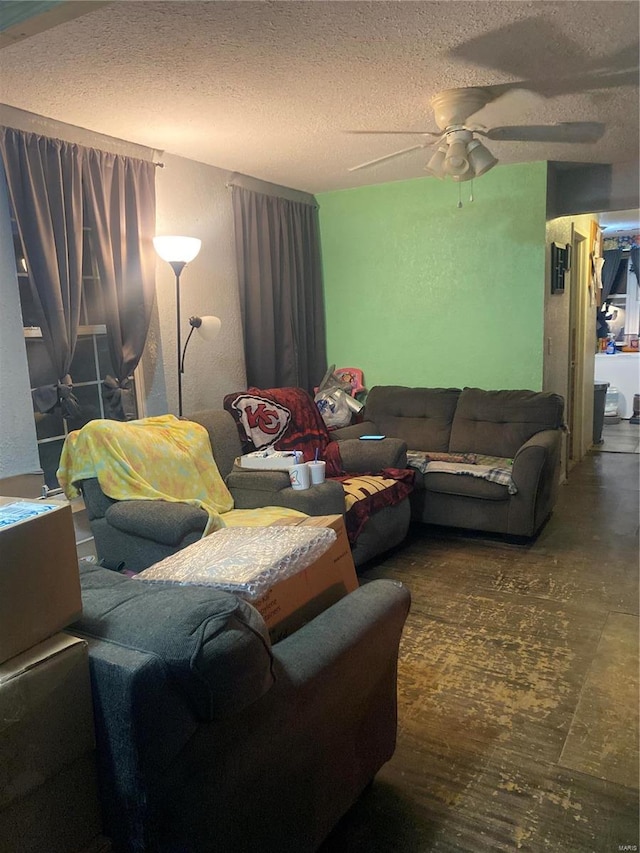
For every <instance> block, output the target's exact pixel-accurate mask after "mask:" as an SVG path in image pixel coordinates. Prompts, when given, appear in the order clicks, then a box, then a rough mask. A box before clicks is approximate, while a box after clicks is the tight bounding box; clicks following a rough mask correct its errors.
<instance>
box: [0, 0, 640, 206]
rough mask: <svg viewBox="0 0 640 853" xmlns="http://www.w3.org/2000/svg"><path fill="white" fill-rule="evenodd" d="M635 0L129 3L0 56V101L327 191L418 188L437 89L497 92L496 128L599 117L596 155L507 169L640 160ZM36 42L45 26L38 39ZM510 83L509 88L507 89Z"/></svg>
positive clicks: (547, 151)
mask: <svg viewBox="0 0 640 853" xmlns="http://www.w3.org/2000/svg"><path fill="white" fill-rule="evenodd" d="M639 9H640V6H639V4H638V3H637V2H635V0H634V2H602V3H600V2H584V0H578V2H568V1H567V2H553V3H547V2H541V3H536V2H509V1H508V0H498V2H482V0H477V2H465V0H449V2H419V0H418V2H329V0H321V2H295V0H294V2H275V3H271V2H197V0H193V2H182V3H175V2H146V0H134V2H129V0H119V2H114V3H111V4H107V5H104V4H100V5H98V4H96V8H95V10H92V11H89V12H88V13H86V14H84V15H82V16H81V17H77V18H75V19H73V20H67V21H64V22H62V23H60V24H58V25H57V26H52V27H50V28H49V29H46V30H45V31H44V32H36V33H35V34H34V35H30V36H29V37H25V38H22V40H21V41H19V42H16V43H13V44H9V45H8V46H6V47H3V48H2V50H0V101H1V102H2V103H5V104H8V105H10V106H14V107H18V108H21V109H24V110H28V111H30V112H34V113H37V114H40V115H43V116H47V117H49V118H53V119H57V120H60V121H64V122H68V123H70V124H74V125H79V126H81V127H85V128H88V129H90V130H93V131H98V132H101V133H105V134H109V135H111V136H115V137H119V138H122V139H126V140H129V141H132V142H137V143H140V144H142V145H146V146H149V147H151V148H157V149H161V150H165V151H167V152H170V153H173V154H178V155H182V156H184V157H188V158H191V159H194V160H199V161H201V162H203V163H209V164H212V165H214V166H218V167H220V168H223V169H229V170H234V171H239V172H244V173H246V174H249V175H254V176H256V177H259V178H262V179H265V180H268V181H273V182H275V183H279V184H284V185H287V186H290V187H296V188H298V189H303V190H307V191H309V192H318V191H323V190H331V189H340V188H346V187H353V186H359V185H364V184H374V183H381V182H386V181H395V180H403V179H408V178H414V177H419V176H424V174H425V173H424V165H425V163H426V162H427V160H428V159H429V157H430V151H431V149H429V148H427V149H426V150H418V151H414V152H411V153H408V154H406V155H404V156H402V157H398V158H394V159H392V160H389V161H387V162H384V163H381V164H378V165H376V166H372V167H369V168H366V169H362V170H359V171H356V172H349V171H348V169H349V167H351V166H354V165H356V164H358V163H361V162H363V161H366V160H371V159H373V158H376V157H380V156H383V155H385V154H388V153H391V152H392V151H396V150H398V149H400V148H405V147H408V146H410V145H413V144H418V143H419V142H421V141H423V139H424V138H423V137H420V136H415V137H414V136H395V135H372V136H369V135H350V134H348V133H346V132H345V131H348V130H365V129H379V130H398V129H402V130H412V131H413V130H415V131H419V130H436V125H435V122H434V120H433V114H432V111H431V107H430V99H431V97H432V96H433V95H435V94H436V93H437V92H439V91H441V90H442V89H448V88H452V87H462V86H464V87H466V86H501V85H503V84H512V83H516V82H519V81H525V82H526V83H527V87H528V89H527V91H524V92H523V93H521V94H514V93H511V94H509V95H507V96H505V97H504V98H503V99H502V100H499V101H497V102H495V103H493V104H490V105H489V106H488V107H487V108H485V109H484V110H483V111H481V113H480V114H478V116H477V117H475V118H474V121H479V122H481V123H482V124H484V125H485V126H487V127H491V126H494V125H496V124H500V125H505V124H506V125H515V124H518V125H519V124H533V125H541V124H550V123H554V122H561V121H562V122H567V121H568V122H585V121H588V122H600V123H603V124H604V126H605V129H604V134H603V135H602V137H601V138H600V139H599V140H598V141H597V142H595V143H593V144H585V143H582V144H577V145H574V144H560V143H544V142H537V143H529V142H505V141H488V142H487V146H488V147H489V148H490V149H491V151H492V152H493V153H494V154H495V156H496V157H498V159H499V160H500V161H501V162H502V163H519V162H529V161H534V160H563V161H568V162H585V163H586V162H594V163H616V162H622V161H628V160H633V159H634V158H635V159H637V157H638V122H639V119H638V30H639V24H638V13H639ZM36 29H37V28H36ZM509 88H510V87H509V86H506V87H505V89H509Z"/></svg>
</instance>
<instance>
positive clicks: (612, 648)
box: [322, 425, 640, 853]
mask: <svg viewBox="0 0 640 853" xmlns="http://www.w3.org/2000/svg"><path fill="white" fill-rule="evenodd" d="M627 426H628V425H627ZM636 429H637V427H636ZM639 461H640V457H639V456H638V455H636V454H632V453H621V452H611V453H607V452H601V451H600V452H592V453H590V454H588V456H587V457H586V458H585V459H584V460H583V461H582V462H581V463H580V464H579V465H577V466H576V467H575V468H574V469H573V470H572V471H571V474H570V477H569V481H568V483H566V484H565V485H563V486H562V487H561V489H560V496H559V500H558V504H557V506H556V509H555V512H554V514H553V516H552V517H551V519H550V520H549V522H548V523H547V525H546V526H545V527H544V528H543V530H542V531H541V533H540V535H539V536H538V538H537V539H536V540H535V541H534V542H532V543H530V544H525V545H522V544H514V543H512V542H506V541H505V540H503V539H500V538H498V537H495V538H489V537H486V536H480V535H474V534H472V533H462V532H459V531H449V530H444V529H438V530H436V529H434V528H426V527H418V528H417V529H414V530H412V533H411V536H410V538H409V540H408V542H407V543H406V544H405V546H404V547H403V548H401V549H399V550H398V551H397V552H395V553H394V554H393V555H392V556H390V557H389V558H388V559H386V560H385V561H382V562H380V563H378V564H377V565H375V566H372V567H370V568H369V569H368V571H366V572H365V573H364V575H363V579H373V578H378V577H386V578H392V579H394V580H400V581H402V582H404V583H406V584H407V585H408V586H409V587H410V589H411V591H412V596H413V605H412V610H411V613H410V615H409V619H408V622H407V625H406V629H405V634H404V637H403V642H402V647H401V656H400V663H399V682H398V684H399V686H398V692H399V732H398V745H397V750H396V753H395V756H394V757H393V759H392V760H391V761H390V762H389V763H388V764H387V765H386V766H385V767H384V768H383V769H382V770H381V772H380V773H379V774H378V776H377V778H376V781H375V782H374V783H373V785H372V786H371V787H370V788H369V789H368V790H367V791H365V793H364V794H363V796H362V797H361V799H360V800H359V801H358V803H356V805H355V806H354V807H353V808H352V809H351V811H350V812H349V814H348V815H347V816H346V817H345V818H344V819H343V821H342V822H341V824H339V826H338V827H337V828H336V830H334V832H333V833H332V835H331V836H330V838H329V839H328V840H327V842H326V843H325V845H324V846H323V847H322V853H342V852H343V851H346V850H348V851H349V852H350V853H354V851H355V852H356V853H392V851H393V853H427V851H446V853H493V851H528V853H543V851H551V853H587V851H588V853H592V851H593V853H614V851H619V850H638V841H639V839H638V492H639ZM625 845H631V846H625ZM633 845H636V846H635V847H634V846H633Z"/></svg>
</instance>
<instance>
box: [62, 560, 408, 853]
mask: <svg viewBox="0 0 640 853" xmlns="http://www.w3.org/2000/svg"><path fill="white" fill-rule="evenodd" d="M80 573H81V584H82V602H83V615H82V618H81V619H80V620H79V621H78V622H76V623H75V624H74V625H73V626H71V628H70V629H69V632H70V633H72V634H74V635H76V636H80V637H83V638H85V639H86V640H87V642H88V646H89V660H90V670H91V682H92V690H93V701H94V714H95V722H96V740H97V760H98V780H99V787H100V800H101V806H102V812H103V824H104V827H103V828H104V833H105V835H107V836H108V837H109V838H110V839H111V840H112V843H113V849H114V853H256V851H260V853H286V851H291V853H311V851H313V850H316V848H317V847H318V846H319V844H320V843H321V842H322V840H323V838H324V837H325V836H326V835H327V834H328V833H329V831H330V830H331V828H332V827H333V826H334V824H335V823H336V821H337V820H338V819H339V818H340V817H341V816H342V815H343V814H344V813H345V812H346V811H347V809H348V808H349V807H350V806H351V804H352V803H353V802H354V801H355V800H356V798H357V797H358V795H359V794H360V792H361V791H362V790H363V789H364V787H365V786H366V785H367V784H368V783H369V782H370V781H371V780H372V779H373V777H374V775H375V774H376V772H377V771H378V769H379V768H380V767H381V766H382V764H384V763H385V762H386V761H388V760H389V758H390V757H391V756H392V754H393V751H394V747H395V736H396V669H397V656H398V644H399V641H400V636H401V632H402V628H403V625H404V622H405V619H406V616H407V612H408V609H409V602H410V596H409V592H408V590H407V589H406V587H404V586H403V585H402V584H399V583H395V582H391V581H386V580H378V581H373V582H370V583H368V584H365V585H364V586H362V587H360V588H359V589H357V590H355V591H354V592H352V593H350V594H349V595H347V596H345V597H344V598H342V599H341V600H340V601H338V602H337V603H335V604H334V605H332V606H331V607H329V608H328V609H327V610H325V611H324V612H322V613H320V614H319V615H318V616H316V618H315V619H313V620H312V621H311V622H309V623H307V624H306V625H305V626H304V627H302V628H301V629H300V630H298V631H297V632H295V633H294V634H292V635H291V636H289V637H287V638H286V639H284V640H282V641H281V642H279V643H277V644H276V645H274V646H273V647H272V646H271V644H270V642H269V635H268V632H267V629H266V626H265V624H264V621H263V619H262V617H261V616H260V614H259V613H258V611H257V610H255V609H254V608H253V607H251V606H250V605H249V604H247V603H245V602H243V601H242V600H241V599H238V598H236V597H235V596H232V595H230V594H229V593H226V592H221V591H217V590H214V589H213V588H211V587H196V586H186V587H185V586H172V585H169V586H166V585H160V586H157V585H153V584H146V583H144V582H141V581H140V580H136V579H131V578H128V577H125V576H123V575H122V574H120V573H118V572H114V571H110V570H108V569H105V568H101V567H97V566H90V565H85V564H81V570H80Z"/></svg>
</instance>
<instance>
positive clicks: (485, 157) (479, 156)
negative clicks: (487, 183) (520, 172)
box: [467, 139, 498, 178]
mask: <svg viewBox="0 0 640 853" xmlns="http://www.w3.org/2000/svg"><path fill="white" fill-rule="evenodd" d="M467 157H468V160H469V165H470V166H471V171H472V172H473V174H474V175H475V176H476V177H477V178H479V177H480V175H484V174H485V173H486V172H488V171H489V169H493V167H494V166H495V165H496V164H497V162H498V161H497V159H496V158H495V157H494V156H493V154H492V153H491V151H489V149H488V148H487V147H486V146H484V145H483V144H482V142H480V140H478V139H474V140H473V141H472V142H470V143H469V145H468V147H467Z"/></svg>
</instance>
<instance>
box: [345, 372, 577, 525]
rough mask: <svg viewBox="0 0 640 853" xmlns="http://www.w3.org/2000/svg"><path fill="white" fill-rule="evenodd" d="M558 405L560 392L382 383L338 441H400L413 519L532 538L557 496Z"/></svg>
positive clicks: (560, 423)
mask: <svg viewBox="0 0 640 853" xmlns="http://www.w3.org/2000/svg"><path fill="white" fill-rule="evenodd" d="M563 410H564V401H563V399H562V397H560V396H558V395H557V394H552V393H546V392H535V391H527V390H504V391H487V390H483V389H480V388H464V389H459V388H408V387H404V386H398V385H387V386H382V385H380V386H375V387H373V388H372V389H371V391H370V392H369V395H368V397H367V400H366V406H365V410H364V412H363V422H362V423H359V424H356V425H354V426H351V427H345V428H342V429H340V430H337V431H336V438H338V439H340V438H352V437H354V436H356V435H359V434H365V433H371V432H376V433H380V434H383V435H386V436H392V437H395V438H400V439H402V440H403V441H404V442H406V445H407V448H408V456H409V460H410V462H409V464H413V465H414V466H416V469H417V470H416V478H415V483H414V491H413V493H412V495H411V503H412V518H413V519H414V520H415V521H420V522H424V523H429V524H438V525H444V526H448V527H461V528H471V529H475V530H479V531H485V532H492V533H501V534H509V535H512V536H515V537H532V536H534V535H535V534H536V533H537V532H538V531H539V530H540V527H541V526H542V525H543V523H544V522H545V520H546V519H547V518H548V516H549V515H550V513H551V511H552V509H553V506H554V504H555V502H556V498H557V492H558V485H559V471H560V453H561V435H562V430H563ZM492 474H495V475H498V474H499V475H500V476H496V480H497V481H494V480H493V479H492V478H491V475H492Z"/></svg>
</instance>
